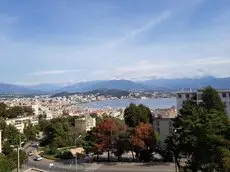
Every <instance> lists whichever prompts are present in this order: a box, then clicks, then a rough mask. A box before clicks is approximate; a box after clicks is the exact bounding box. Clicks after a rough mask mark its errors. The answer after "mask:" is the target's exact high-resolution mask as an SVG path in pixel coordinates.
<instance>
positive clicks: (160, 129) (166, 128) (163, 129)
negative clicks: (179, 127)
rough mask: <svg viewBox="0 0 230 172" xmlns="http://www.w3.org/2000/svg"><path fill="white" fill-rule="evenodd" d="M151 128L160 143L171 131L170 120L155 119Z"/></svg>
mask: <svg viewBox="0 0 230 172" xmlns="http://www.w3.org/2000/svg"><path fill="white" fill-rule="evenodd" d="M153 126H154V129H155V131H156V132H157V133H158V134H159V136H160V141H161V142H162V143H163V142H164V141H165V139H166V138H167V137H168V136H170V135H171V133H172V131H173V128H172V127H173V126H172V118H155V119H154V121H153Z"/></svg>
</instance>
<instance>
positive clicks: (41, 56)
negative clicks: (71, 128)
mask: <svg viewBox="0 0 230 172" xmlns="http://www.w3.org/2000/svg"><path fill="white" fill-rule="evenodd" d="M0 60H1V65H0V82H8V83H40V82H73V81H85V80H95V79H114V78H122V79H133V80H141V79H147V78H181V77H201V76H206V75H213V76H217V77H225V76H230V1H229V0H192V1H191V0H22V1H18V0H1V1H0Z"/></svg>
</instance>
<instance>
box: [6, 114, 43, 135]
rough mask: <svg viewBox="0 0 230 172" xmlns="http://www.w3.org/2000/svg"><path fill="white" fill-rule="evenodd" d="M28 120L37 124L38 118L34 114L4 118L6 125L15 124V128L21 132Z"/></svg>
mask: <svg viewBox="0 0 230 172" xmlns="http://www.w3.org/2000/svg"><path fill="white" fill-rule="evenodd" d="M29 122H31V124H33V125H37V124H38V118H36V117H35V116H27V117H21V118H10V119H7V120H6V124H7V125H9V124H11V125H13V126H15V128H17V129H18V131H19V132H21V133H23V130H24V128H25V126H26V124H28V123H29Z"/></svg>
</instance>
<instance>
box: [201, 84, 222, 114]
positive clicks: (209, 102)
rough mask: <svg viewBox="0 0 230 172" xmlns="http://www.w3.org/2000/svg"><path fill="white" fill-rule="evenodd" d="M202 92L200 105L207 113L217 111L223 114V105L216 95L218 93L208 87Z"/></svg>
mask: <svg viewBox="0 0 230 172" xmlns="http://www.w3.org/2000/svg"><path fill="white" fill-rule="evenodd" d="M202 92H203V94H202V100H203V102H202V104H201V105H202V106H203V107H204V108H205V109H206V110H208V111H210V110H217V111H220V112H225V105H224V103H223V102H222V101H221V98H220V96H219V95H218V92H217V91H216V90H215V89H214V88H212V87H210V86H208V87H206V88H205V89H204V90H203V91H202Z"/></svg>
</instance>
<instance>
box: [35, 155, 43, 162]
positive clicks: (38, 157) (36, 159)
mask: <svg viewBox="0 0 230 172" xmlns="http://www.w3.org/2000/svg"><path fill="white" fill-rule="evenodd" d="M34 160H35V161H41V160H43V158H42V157H40V156H37V157H36V158H35V159H34Z"/></svg>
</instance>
